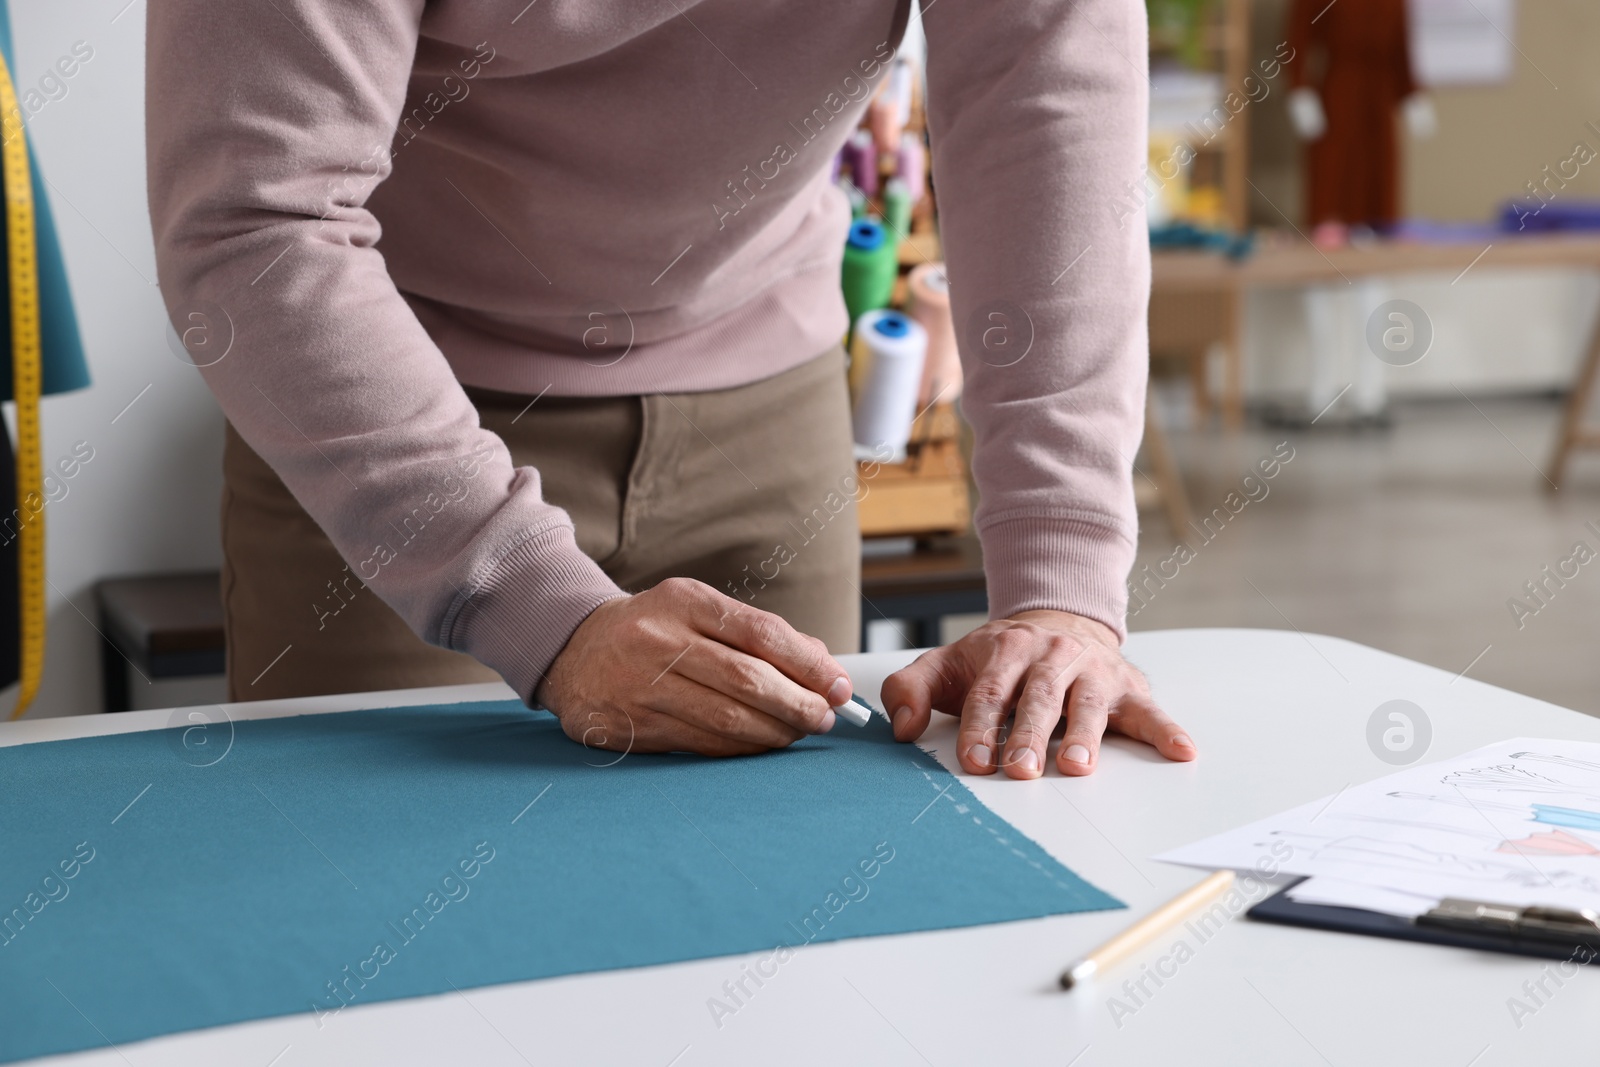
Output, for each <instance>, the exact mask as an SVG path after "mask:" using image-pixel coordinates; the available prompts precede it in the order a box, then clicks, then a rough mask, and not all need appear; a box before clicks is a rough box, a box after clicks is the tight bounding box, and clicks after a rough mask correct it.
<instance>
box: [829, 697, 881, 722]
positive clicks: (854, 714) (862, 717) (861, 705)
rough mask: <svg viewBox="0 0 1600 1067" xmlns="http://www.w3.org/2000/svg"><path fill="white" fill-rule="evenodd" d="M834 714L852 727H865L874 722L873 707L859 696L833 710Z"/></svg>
mask: <svg viewBox="0 0 1600 1067" xmlns="http://www.w3.org/2000/svg"><path fill="white" fill-rule="evenodd" d="M833 711H834V714H836V715H838V716H839V718H841V719H843V720H844V721H845V722H847V723H849V724H850V725H852V726H865V725H867V723H869V722H871V721H872V713H873V707H872V705H871V704H868V703H867V702H866V701H865V700H862V699H861V698H860V697H858V696H852V697H851V698H850V699H849V700H847V701H845V702H844V703H843V704H840V705H839V706H837V707H836V708H834V709H833Z"/></svg>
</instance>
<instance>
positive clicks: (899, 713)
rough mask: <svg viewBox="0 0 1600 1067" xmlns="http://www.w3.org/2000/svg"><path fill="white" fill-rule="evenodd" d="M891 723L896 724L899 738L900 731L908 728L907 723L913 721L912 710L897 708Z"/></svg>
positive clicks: (895, 728) (896, 732)
mask: <svg viewBox="0 0 1600 1067" xmlns="http://www.w3.org/2000/svg"><path fill="white" fill-rule="evenodd" d="M890 721H891V722H893V723H894V732H895V736H897V737H898V736H899V735H900V731H901V730H904V729H905V728H906V723H908V722H910V721H911V709H910V708H909V707H899V708H895V709H894V717H893V718H892V719H891V720H890Z"/></svg>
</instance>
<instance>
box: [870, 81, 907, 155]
mask: <svg viewBox="0 0 1600 1067" xmlns="http://www.w3.org/2000/svg"><path fill="white" fill-rule="evenodd" d="M867 129H868V130H870V131H872V143H873V145H874V146H875V147H876V150H877V151H878V152H880V153H892V152H894V150H895V149H896V147H898V145H899V144H900V135H901V134H902V133H904V132H905V125H904V124H903V123H902V122H901V121H900V108H899V107H898V106H897V105H896V104H895V102H894V101H893V100H890V99H888V97H887V95H886V94H884V93H879V94H878V95H877V96H875V97H873V98H872V103H870V104H868V105H867Z"/></svg>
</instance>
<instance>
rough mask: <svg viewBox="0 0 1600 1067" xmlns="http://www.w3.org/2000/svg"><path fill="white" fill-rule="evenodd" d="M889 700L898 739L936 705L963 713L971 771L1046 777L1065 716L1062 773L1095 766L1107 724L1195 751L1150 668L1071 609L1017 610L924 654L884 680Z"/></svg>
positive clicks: (911, 735)
mask: <svg viewBox="0 0 1600 1067" xmlns="http://www.w3.org/2000/svg"><path fill="white" fill-rule="evenodd" d="M883 703H884V707H886V708H888V709H889V718H890V721H891V722H892V723H893V724H894V736H895V740H897V741H914V740H916V739H917V738H918V737H921V736H922V732H923V731H924V730H926V729H927V728H928V721H929V719H930V718H931V717H932V712H934V711H935V710H937V711H943V712H947V713H949V714H951V715H960V716H961V733H960V737H959V740H958V741H957V743H956V754H957V757H958V758H959V759H960V761H961V766H962V767H963V768H965V769H966V771H967V772H968V773H969V774H993V773H994V772H995V770H996V769H998V768H1001V767H1003V768H1005V772H1006V774H1007V775H1009V776H1010V777H1012V778H1037V777H1039V776H1040V775H1041V774H1043V773H1044V764H1045V759H1046V754H1047V752H1048V750H1049V745H1050V735H1051V734H1052V733H1053V732H1054V731H1055V728H1056V725H1057V724H1058V723H1059V722H1060V721H1061V720H1063V719H1065V720H1066V733H1065V734H1064V735H1063V737H1062V739H1061V747H1060V749H1059V750H1058V751H1057V754H1056V767H1057V768H1059V769H1060V771H1061V773H1062V774H1070V775H1083V774H1092V773H1094V769H1095V764H1096V762H1097V761H1098V759H1099V758H1100V739H1101V737H1102V736H1103V735H1104V734H1105V732H1106V730H1108V729H1110V730H1115V731H1116V732H1117V733H1120V734H1126V735H1127V736H1129V737H1132V738H1135V739H1136V740H1139V741H1143V742H1145V743H1146V744H1149V745H1152V746H1154V747H1155V750H1156V751H1157V752H1159V753H1161V754H1162V755H1163V756H1165V757H1167V758H1168V759H1170V760H1179V761H1184V762H1186V761H1188V760H1192V759H1194V758H1195V755H1196V752H1195V747H1194V742H1193V741H1191V740H1190V739H1189V736H1188V734H1186V733H1184V732H1183V728H1182V727H1180V726H1179V725H1178V724H1177V723H1175V722H1173V721H1172V719H1170V718H1168V716H1167V714H1166V712H1164V711H1162V710H1161V709H1160V708H1159V707H1157V706H1156V702H1155V700H1154V699H1152V698H1151V696H1150V683H1148V682H1147V681H1145V678H1144V675H1143V674H1141V673H1139V671H1138V669H1137V668H1135V667H1134V666H1133V665H1132V664H1130V663H1129V662H1128V661H1127V660H1125V659H1123V658H1122V651H1121V649H1120V648H1119V647H1118V643H1117V637H1116V634H1115V633H1113V632H1112V630H1111V629H1110V627H1108V626H1106V625H1104V624H1103V623H1099V622H1096V621H1094V620H1093V619H1088V618H1084V617H1083V616H1081V615H1072V614H1069V613H1067V612H1064V611H1042V610H1041V611H1023V612H1019V613H1018V614H1016V615H1013V616H1012V617H1011V618H1009V619H997V620H995V621H994V622H990V623H986V624H985V625H983V626H980V627H979V628H978V629H976V630H974V631H973V632H972V633H970V634H968V635H967V636H965V637H963V638H962V639H961V640H959V641H957V642H955V643H954V644H951V645H946V646H945V647H943V648H936V649H933V650H931V651H929V652H925V653H923V654H922V655H921V656H920V657H918V658H917V660H916V662H914V663H912V664H911V665H910V666H908V667H905V668H902V669H901V670H898V671H895V672H894V673H893V674H891V675H890V676H889V677H888V680H886V681H885V682H884V683H883ZM1013 709H1015V718H1014V721H1013V722H1012V725H1011V732H1010V735H1009V736H1008V737H1007V738H1006V742H1005V748H1004V751H1003V752H1002V751H997V749H998V744H997V743H998V741H999V738H1000V734H1001V728H1002V727H1003V726H1004V724H1005V722H1006V720H1007V719H1008V718H1012V716H1013Z"/></svg>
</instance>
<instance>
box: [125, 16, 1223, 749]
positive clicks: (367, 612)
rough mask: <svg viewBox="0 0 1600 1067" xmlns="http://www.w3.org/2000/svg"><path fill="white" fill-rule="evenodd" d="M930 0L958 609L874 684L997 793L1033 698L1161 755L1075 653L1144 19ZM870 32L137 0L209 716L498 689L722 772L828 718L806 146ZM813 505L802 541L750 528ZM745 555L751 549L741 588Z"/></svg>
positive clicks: (600, 737) (823, 396) (1113, 521)
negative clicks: (1013, 339)
mask: <svg viewBox="0 0 1600 1067" xmlns="http://www.w3.org/2000/svg"><path fill="white" fill-rule="evenodd" d="M928 8H929V10H928V11H927V13H926V15H925V16H923V17H924V21H925V32H926V36H927V38H928V42H929V55H930V59H929V67H928V76H929V104H930V113H929V121H930V135H931V142H932V147H933V166H934V170H935V173H936V174H937V176H938V183H939V203H940V208H941V213H942V227H943V237H944V240H945V247H946V249H947V259H948V261H949V271H950V275H951V277H952V279H953V282H954V285H953V292H954V294H955V312H956V321H957V322H958V323H963V324H976V326H977V329H976V330H964V331H963V337H962V345H963V347H964V348H965V349H966V351H964V352H963V358H964V361H965V364H966V374H967V387H966V394H965V395H966V400H965V411H966V414H967V417H968V418H969V420H970V421H971V423H972V425H973V429H974V431H975V435H976V450H975V454H974V460H973V468H974V474H975V477H976V479H977V483H978V487H979V490H980V495H981V497H982V500H981V504H980V507H979V510H978V514H977V520H976V524H977V527H978V531H979V533H980V535H981V537H982V540H983V544H984V554H985V558H986V560H987V564H986V565H987V568H988V581H989V597H990V604H991V608H992V611H993V615H994V621H993V622H990V623H988V624H987V625H985V626H984V627H982V628H980V629H979V630H978V631H976V632H975V633H973V634H972V635H970V636H969V637H967V638H965V639H963V640H961V641H959V642H957V643H956V644H954V645H952V646H950V647H948V648H945V649H941V650H938V651H935V652H933V653H931V654H929V655H926V656H924V657H923V658H922V659H920V660H918V661H917V662H916V663H914V664H912V665H911V666H909V667H907V668H906V669H904V670H902V671H899V672H898V673H896V674H895V675H893V676H892V677H891V678H890V679H889V680H888V681H887V682H886V683H885V685H884V687H883V693H882V698H883V700H884V702H885V705H886V706H887V707H888V709H889V710H890V712H891V718H892V721H893V724H894V730H895V736H896V737H898V738H899V739H900V740H902V741H909V740H912V739H913V738H915V737H917V736H919V735H920V734H921V733H922V731H923V730H924V729H925V728H926V726H927V724H928V721H929V717H930V713H931V711H932V710H934V709H938V710H941V711H946V712H950V713H956V714H960V715H961V718H962V728H961V729H962V734H961V744H960V752H961V761H962V764H963V766H964V767H965V768H966V769H967V770H968V771H969V772H972V773H975V774H986V773H992V772H994V771H995V770H996V769H999V768H1002V767H1003V768H1004V770H1005V771H1006V772H1007V773H1008V774H1010V775H1012V776H1014V777H1018V778H1032V777H1037V776H1038V775H1040V774H1041V773H1043V771H1044V765H1045V759H1046V753H1047V746H1048V743H1049V739H1050V736H1051V732H1052V730H1053V729H1054V728H1055V726H1056V725H1057V724H1058V722H1059V721H1060V720H1061V719H1062V717H1063V715H1064V716H1065V718H1066V720H1067V726H1066V733H1065V737H1064V739H1063V741H1062V744H1061V746H1060V754H1059V756H1058V757H1057V764H1058V766H1059V768H1060V769H1061V770H1062V771H1063V772H1065V773H1068V774H1087V773H1090V772H1091V771H1092V770H1093V769H1094V765H1095V760H1096V758H1097V754H1098V751H1099V745H1100V739H1101V735H1102V734H1103V732H1104V731H1105V729H1106V728H1107V727H1108V725H1109V726H1110V727H1111V728H1114V729H1117V730H1120V731H1121V732H1123V733H1126V734H1129V735H1131V736H1133V737H1136V738H1139V739H1141V740H1143V741H1146V742H1149V743H1150V744H1152V745H1154V746H1155V747H1156V748H1157V749H1158V750H1159V751H1160V752H1161V753H1162V754H1163V755H1166V756H1167V757H1169V758H1172V759H1191V758H1193V754H1194V748H1193V745H1192V744H1191V743H1190V742H1189V740H1188V738H1187V737H1186V736H1184V734H1183V733H1182V731H1181V730H1180V729H1179V728H1178V727H1177V726H1176V725H1175V724H1174V723H1173V722H1172V721H1171V720H1170V719H1168V718H1167V717H1166V716H1165V715H1164V714H1163V713H1162V712H1161V711H1160V710H1159V709H1158V708H1157V707H1156V705H1155V704H1154V703H1153V702H1152V700H1151V698H1150V695H1149V690H1148V687H1147V686H1146V685H1145V682H1144V679H1143V678H1142V677H1141V676H1140V675H1139V674H1138V672H1137V671H1135V670H1134V669H1133V668H1132V667H1130V666H1129V665H1128V664H1126V663H1125V662H1124V661H1123V659H1122V657H1121V655H1120V652H1119V651H1118V646H1119V642H1120V639H1121V636H1122V632H1123V615H1124V608H1125V602H1126V593H1125V590H1124V589H1123V585H1122V582H1123V579H1124V576H1125V575H1126V573H1127V571H1128V567H1129V564H1130V562H1131V559H1132V555H1133V548H1134V538H1135V516H1134V510H1133V498H1132V489H1131V485H1130V471H1129V466H1130V457H1131V456H1132V454H1133V452H1134V450H1135V448H1136V446H1137V443H1138V436H1139V430H1140V426H1141V418H1142V403H1143V380H1144V378H1143V376H1144V366H1145V358H1146V357H1145V347H1144V325H1143V319H1144V313H1145V300H1146V292H1147V288H1148V271H1149V264H1148V250H1147V239H1146V234H1145V229H1144V226H1143V223H1142V219H1141V217H1140V216H1139V215H1138V213H1136V212H1129V211H1128V210H1127V209H1126V208H1125V207H1120V206H1121V205H1123V204H1124V202H1125V201H1126V200H1127V197H1128V189H1129V187H1130V186H1131V185H1132V183H1133V182H1134V181H1135V180H1136V179H1137V177H1138V175H1139V174H1140V173H1141V170H1142V161H1143V158H1144V154H1145V144H1144V137H1145V135H1144V128H1145V109H1146V95H1145V93H1146V84H1145V79H1144V74H1143V63H1144V59H1143V57H1144V55H1145V29H1144V10H1143V6H1142V5H1141V4H1140V3H1138V0H1074V2H1059V0H1008V2H1003V3H1002V2H992V3H985V4H981V5H980V4H976V3H974V2H972V0H942V2H940V3H937V4H929V5H928ZM908 17H909V11H908V6H907V4H906V3H896V2H891V0H876V2H864V0H829V2H826V3H817V4H790V3H779V2H775V0H759V2H750V0H739V2H734V0H701V2H692V0H664V2H662V3H659V4H658V3H655V2H651V3H643V2H639V0H538V2H536V3H525V2H524V0H512V2H505V3H491V2H488V0H476V2H471V3H469V2H466V0H433V2H424V0H364V2H354V0H350V2H345V3H339V4H332V3H319V2H317V0H273V2H272V3H268V4H255V3H250V4H246V3H242V2H233V3H229V2H221V0H158V2H154V3H152V4H151V5H150V8H149V24H148V57H147V67H148V78H149V85H148V98H147V102H146V114H147V123H148V127H149V169H150V174H149V188H150V205H151V215H152V219H153V224H154V227H155V235H156V249H157V256H158V262H159V267H160V272H161V278H162V284H163V293H164V294H165V298H166V300H167V304H168V309H169V311H170V312H171V314H172V316H173V319H174V321H175V322H177V323H178V324H179V326H180V329H181V328H182V327H183V325H184V324H185V323H191V322H197V323H202V324H207V325H204V326H203V327H197V328H199V329H201V334H202V336H203V337H204V339H205V340H206V343H207V344H209V345H210V346H211V347H210V348H207V349H206V352H207V355H206V358H204V359H197V363H198V364H202V365H203V373H204V374H205V376H206V381H207V383H208V384H209V385H210V387H211V389H212V390H213V392H214V393H215V394H216V396H217V398H218V400H219V401H220V403H221V405H222V407H223V410H224V411H225V412H226V414H227V416H228V419H229V422H230V424H231V425H230V430H229V438H228V443H227V453H226V456H225V458H224V471H225V478H226V492H225V498H224V504H223V537H224V548H225V554H226V557H227V570H226V572H225V577H224V597H225V600H226V605H225V606H226V609H227V620H228V643H229V649H228V654H229V671H230V686H231V688H232V692H233V695H234V697H235V698H238V699H250V698H254V697H258V696H267V695H273V696H281V695H293V694H301V693H306V692H316V691H328V690H334V689H377V688H389V687H398V686H409V685H420V684H443V683H447V682H454V681H476V680H480V679H484V678H492V677H494V674H495V673H498V675H499V676H501V677H503V678H505V679H506V681H507V682H509V683H510V684H511V685H512V687H513V688H514V689H515V690H516V691H517V693H518V694H519V695H520V696H521V697H522V698H523V699H524V700H527V701H529V702H533V701H539V702H542V703H543V704H544V705H545V706H547V707H549V708H551V709H552V710H553V711H554V712H555V713H556V714H557V715H558V716H559V717H560V719H561V722H562V725H563V727H564V729H565V730H566V732H567V734H568V735H569V736H571V737H572V738H574V739H575V740H580V741H583V742H585V743H587V744H591V745H596V746H601V747H607V748H613V749H619V750H631V751H668V750H685V749H687V750H692V751H696V752H702V753H707V754H715V755H732V754H738V753H751V752H759V751H762V750H765V749H771V748H775V747H780V746H783V745H787V744H790V743H791V742H793V741H795V740H796V739H798V738H800V737H802V736H804V735H805V734H807V733H815V732H820V731H825V730H827V729H829V728H830V727H831V726H832V725H833V721H834V716H833V712H832V711H831V710H830V706H831V705H837V704H839V703H841V702H842V701H843V700H844V699H845V698H846V697H847V696H848V695H849V693H850V692H851V683H850V681H849V678H848V676H847V675H846V674H845V671H844V670H843V668H841V667H840V666H839V664H838V663H837V662H836V661H835V660H834V659H833V658H832V656H831V655H830V654H829V652H828V648H829V647H831V648H833V649H834V650H839V651H843V650H848V649H850V648H852V647H853V644H854V634H855V631H856V625H857V616H856V611H857V608H856V607H855V605H856V603H857V600H858V593H857V591H856V588H855V580H856V579H855V576H856V574H857V568H858V565H859V562H858V548H857V539H858V534H857V533H856V531H855V529H854V517H853V511H851V510H850V508H849V504H850V501H849V500H846V499H844V497H846V496H850V495H859V492H860V491H862V486H861V485H860V483H858V482H856V481H855V480H854V478H853V468H852V464H851V457H850V454H849V427H848V416H847V411H846V397H845V392H844V385H843V380H842V374H843V371H842V355H841V353H840V351H839V349H838V338H839V337H840V336H841V335H842V334H843V333H844V330H845V327H846V321H845V316H844V314H843V303H842V300H841V297H840V293H839V259H840V256H841V245H842V239H843V234H844V231H845V227H846V222H847V216H848V211H847V208H846V205H845V201H844V198H843V197H842V196H841V195H840V194H839V193H838V191H837V190H835V189H833V188H832V187H831V186H830V185H829V183H828V169H829V161H830V160H831V158H832V157H833V155H834V154H835V152H836V151H837V150H838V148H839V146H840V145H841V144H842V143H843V141H844V139H845V138H846V137H847V136H848V134H849V133H850V132H851V130H852V128H853V127H854V126H855V125H856V123H857V120H858V119H859V117H860V115H861V113H862V111H863V109H864V108H865V106H866V103H867V96H868V95H869V94H870V92H871V89H872V87H873V86H874V85H875V84H876V82H877V81H878V80H879V79H881V78H882V76H883V74H884V72H885V71H886V69H887V68H886V64H887V62H888V61H889V60H890V59H891V58H892V56H893V54H894V49H895V47H896V45H897V43H898V42H899V40H900V38H901V35H902V33H903V31H904V28H905V25H906V22H907V20H908ZM730 194H732V195H733V197H734V198H735V199H730ZM735 204H737V205H738V208H737V210H736V211H735V210H734V209H733V205H735ZM1119 208H1120V210H1119ZM380 225H381V231H380ZM380 233H381V242H380ZM996 315H999V316H1000V319H999V320H996V319H995V318H994V316H996ZM197 316H198V317H197ZM1001 321H1003V322H1004V323H1006V324H1009V327H1004V328H1011V329H1016V330H1023V331H1025V332H1026V333H1027V334H1028V335H1029V337H1031V344H1029V345H1027V346H1025V351H1026V354H1025V355H1024V356H1023V357H1022V358H1020V359H1017V358H1016V357H1014V356H1012V355H1007V356H1006V357H1005V358H1003V359H986V356H987V355H992V353H988V352H986V351H985V348H984V341H983V338H984V335H985V332H986V331H987V330H989V329H991V328H992V327H991V324H992V323H994V322H1001ZM207 331H210V332H209V333H208V332H207ZM219 331H220V332H223V333H225V336H222V337H217V336H215V334H216V333H217V332H219ZM224 341H225V342H226V343H225V344H224V343H223V342H224ZM1017 347H1018V345H1016V344H1012V346H1011V347H1010V348H1008V349H1007V350H1006V351H1007V352H1008V353H1010V352H1014V351H1015V350H1016V348H1017ZM191 351H194V348H193V347H191ZM829 494H834V497H833V499H838V500H840V502H841V506H840V507H839V508H837V509H836V508H834V507H832V505H831V504H830V505H829V506H828V507H827V508H825V509H824V511H823V514H825V515H829V516H834V518H833V519H832V521H830V522H829V523H828V524H827V528H826V529H821V528H819V529H817V530H816V536H815V537H814V539H811V540H806V541H805V542H804V543H803V544H801V545H799V546H795V545H793V544H792V541H794V540H798V539H799V537H797V533H798V532H799V531H800V530H801V529H802V528H803V526H802V523H803V520H804V518H805V517H806V516H808V515H814V514H815V513H816V509H817V505H818V503H819V501H825V500H829V499H830V498H829ZM569 516H570V518H569ZM814 525H815V524H814ZM803 536H805V535H803V534H801V535H800V537H803ZM780 542H781V543H783V544H786V545H789V546H790V548H791V551H790V553H789V555H790V556H792V557H793V558H792V559H786V560H785V562H784V564H783V565H782V566H781V567H780V568H779V569H778V573H777V574H776V575H767V574H763V575H762V576H761V580H760V581H759V582H755V583H752V582H749V581H746V580H745V579H746V576H747V575H748V574H749V568H750V567H751V565H752V564H755V563H757V562H764V561H766V560H768V559H769V558H771V557H772V556H773V553H774V545H776V544H779V543H780ZM766 569H767V570H770V569H771V568H770V567H769V568H766ZM623 589H639V590H642V591H641V592H636V593H633V594H632V595H628V594H626V593H624V592H623ZM374 593H375V594H377V596H374ZM378 597H381V598H382V602H381V603H380V602H379V600H378ZM402 620H403V622H402ZM413 634H414V635H415V636H413ZM817 635H820V636H821V637H823V638H826V642H824V640H820V639H819V637H818V636H817ZM418 638H420V640H418ZM429 646H434V647H429ZM463 654H464V655H463ZM480 665H481V666H480ZM1013 708H1014V709H1015V719H1014V723H1013V725H1012V728H1011V731H1010V734H1009V738H1008V740H1006V742H1005V744H1004V747H1003V750H997V749H1000V746H999V743H998V740H997V739H998V737H999V735H1000V731H1001V728H1002V726H1003V724H1004V723H1005V721H1006V720H1007V719H1008V718H1011V717H1012V709H1013Z"/></svg>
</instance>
